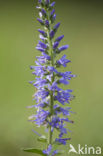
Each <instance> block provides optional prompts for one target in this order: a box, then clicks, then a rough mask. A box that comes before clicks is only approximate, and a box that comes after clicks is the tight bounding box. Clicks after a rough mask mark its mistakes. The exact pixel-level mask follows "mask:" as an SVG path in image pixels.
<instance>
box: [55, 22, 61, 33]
mask: <svg viewBox="0 0 103 156" xmlns="http://www.w3.org/2000/svg"><path fill="white" fill-rule="evenodd" d="M59 26H60V23H57V24H56V25H55V26H54V30H56V31H57V29H58V28H59Z"/></svg>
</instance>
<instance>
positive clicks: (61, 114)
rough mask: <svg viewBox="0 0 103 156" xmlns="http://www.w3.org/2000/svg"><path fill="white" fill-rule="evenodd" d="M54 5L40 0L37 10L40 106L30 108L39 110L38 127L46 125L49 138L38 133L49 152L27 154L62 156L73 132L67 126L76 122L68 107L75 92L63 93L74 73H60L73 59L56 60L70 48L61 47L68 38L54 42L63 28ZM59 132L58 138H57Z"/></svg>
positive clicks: (36, 96)
mask: <svg viewBox="0 0 103 156" xmlns="http://www.w3.org/2000/svg"><path fill="white" fill-rule="evenodd" d="M54 5H55V2H53V3H50V0H38V6H37V9H38V10H39V16H40V18H37V20H38V21H39V23H40V24H41V25H42V26H43V27H44V30H41V29H38V31H39V33H40V36H39V37H40V41H39V42H38V44H37V47H36V49H37V50H39V51H40V52H41V56H37V57H36V58H37V61H36V62H35V63H36V66H31V69H32V70H33V72H32V74H34V75H36V78H35V80H34V81H31V82H30V83H31V84H33V86H34V87H36V90H37V91H36V93H35V94H34V100H36V105H33V106H29V108H32V107H35V108H36V114H33V115H32V116H31V117H29V120H30V121H32V122H35V124H36V125H37V126H38V127H41V126H44V127H45V128H46V132H48V138H46V137H45V136H44V135H43V136H42V135H40V134H38V133H37V132H36V131H34V132H35V133H36V134H37V135H38V136H39V138H38V141H41V142H44V143H46V145H47V148H46V149H45V150H41V149H40V150H39V149H25V151H27V152H33V153H36V154H41V155H45V156H46V155H47V156H54V155H59V154H61V152H60V150H57V146H60V145H66V143H67V141H68V140H70V138H67V137H66V134H67V133H68V131H69V129H68V128H66V123H68V122H69V123H73V121H71V120H70V119H69V118H68V117H69V116H70V113H72V111H71V108H70V107H65V104H66V103H68V104H69V103H70V101H71V99H72V98H73V95H72V94H71V93H72V90H70V89H67V90H63V89H62V88H60V87H59V85H60V84H64V85H68V84H69V80H70V79H71V78H72V77H74V75H72V73H71V72H70V71H66V72H60V71H58V69H59V68H60V67H61V66H63V67H66V66H67V63H69V62H70V60H68V59H67V58H66V55H63V56H62V57H61V58H60V59H58V60H56V56H57V55H59V54H60V53H62V51H64V50H66V49H67V48H68V45H64V46H61V47H59V44H60V41H61V40H62V39H63V38H64V35H62V36H59V37H57V38H56V39H54V37H55V34H56V32H57V30H58V28H59V26H60V23H57V24H56V25H54V26H52V24H53V23H54V22H55V19H56V14H55V9H54ZM57 103H58V104H57ZM56 131H57V133H56V134H57V136H54V135H53V134H54V133H55V132H56ZM55 147H56V148H55Z"/></svg>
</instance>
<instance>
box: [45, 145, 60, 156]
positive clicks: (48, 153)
mask: <svg viewBox="0 0 103 156" xmlns="http://www.w3.org/2000/svg"><path fill="white" fill-rule="evenodd" d="M43 153H44V154H46V155H47V156H49V155H50V156H54V155H55V154H57V153H58V151H57V150H55V151H52V145H51V144H50V145H49V146H48V148H47V150H43Z"/></svg>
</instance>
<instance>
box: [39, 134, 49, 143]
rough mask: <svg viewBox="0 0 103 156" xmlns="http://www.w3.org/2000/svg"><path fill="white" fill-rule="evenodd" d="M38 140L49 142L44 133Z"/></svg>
mask: <svg viewBox="0 0 103 156" xmlns="http://www.w3.org/2000/svg"><path fill="white" fill-rule="evenodd" d="M37 140H38V141H40V142H44V143H46V142H47V138H46V136H44V135H42V136H41V137H39V138H38V139H37Z"/></svg>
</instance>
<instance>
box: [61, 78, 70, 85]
mask: <svg viewBox="0 0 103 156" xmlns="http://www.w3.org/2000/svg"><path fill="white" fill-rule="evenodd" d="M59 83H62V84H64V85H68V84H69V82H68V81H67V80H66V79H64V78H61V79H59Z"/></svg>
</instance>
